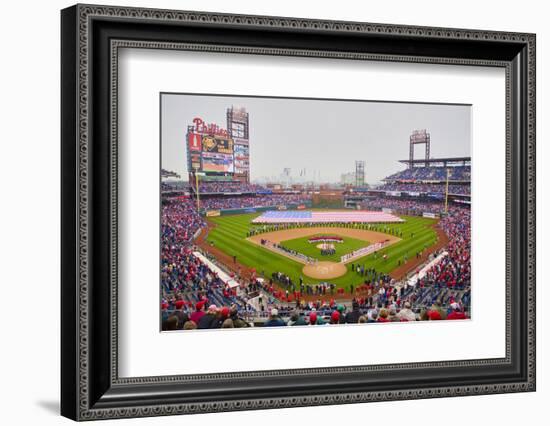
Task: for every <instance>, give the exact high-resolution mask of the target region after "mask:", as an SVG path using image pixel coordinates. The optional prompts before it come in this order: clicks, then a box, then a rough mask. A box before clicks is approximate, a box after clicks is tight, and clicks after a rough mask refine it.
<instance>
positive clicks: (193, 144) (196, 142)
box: [188, 133, 202, 152]
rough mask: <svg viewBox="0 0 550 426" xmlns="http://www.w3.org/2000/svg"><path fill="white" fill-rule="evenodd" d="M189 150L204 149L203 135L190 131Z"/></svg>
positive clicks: (197, 150) (198, 150)
mask: <svg viewBox="0 0 550 426" xmlns="http://www.w3.org/2000/svg"><path fill="white" fill-rule="evenodd" d="M188 139H189V151H192V152H200V151H202V136H201V135H199V134H198V133H189V137H188Z"/></svg>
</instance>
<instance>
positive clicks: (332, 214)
mask: <svg viewBox="0 0 550 426" xmlns="http://www.w3.org/2000/svg"><path fill="white" fill-rule="evenodd" d="M252 222H253V223H335V222H338V223H377V222H378V223H380V222H385V223H393V222H403V220H402V219H401V218H399V217H397V216H395V215H393V214H391V213H385V212H378V211H368V210H351V211H349V212H348V211H319V212H317V211H313V212H311V211H303V210H301V211H278V210H269V211H266V212H265V213H263V214H262V215H261V216H259V217H257V218H256V219H254V220H253V221H252Z"/></svg>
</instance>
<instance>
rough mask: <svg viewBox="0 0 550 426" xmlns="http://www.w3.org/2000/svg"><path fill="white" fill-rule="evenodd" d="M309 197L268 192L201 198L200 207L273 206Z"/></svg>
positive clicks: (302, 200) (292, 202)
mask: <svg viewBox="0 0 550 426" xmlns="http://www.w3.org/2000/svg"><path fill="white" fill-rule="evenodd" d="M309 201H311V197H310V196H308V195H304V194H269V195H256V196H235V197H212V198H201V201H200V202H201V207H202V208H204V209H206V210H223V209H242V208H251V207H275V206H280V205H287V204H304V203H307V202H309Z"/></svg>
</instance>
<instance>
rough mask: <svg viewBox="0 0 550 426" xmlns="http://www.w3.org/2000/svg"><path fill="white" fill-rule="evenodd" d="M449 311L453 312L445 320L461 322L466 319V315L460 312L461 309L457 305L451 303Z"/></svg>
mask: <svg viewBox="0 0 550 426" xmlns="http://www.w3.org/2000/svg"><path fill="white" fill-rule="evenodd" d="M451 309H452V310H453V311H452V312H451V313H450V314H449V315H447V319H449V320H463V319H466V314H465V313H464V312H463V311H462V308H461V307H460V305H459V304H458V303H451Z"/></svg>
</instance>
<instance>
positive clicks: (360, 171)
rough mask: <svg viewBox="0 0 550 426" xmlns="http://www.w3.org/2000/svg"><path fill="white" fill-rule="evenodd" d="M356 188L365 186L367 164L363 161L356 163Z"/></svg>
mask: <svg viewBox="0 0 550 426" xmlns="http://www.w3.org/2000/svg"><path fill="white" fill-rule="evenodd" d="M355 186H356V187H363V186H365V162H364V161H363V160H356V161H355Z"/></svg>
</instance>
